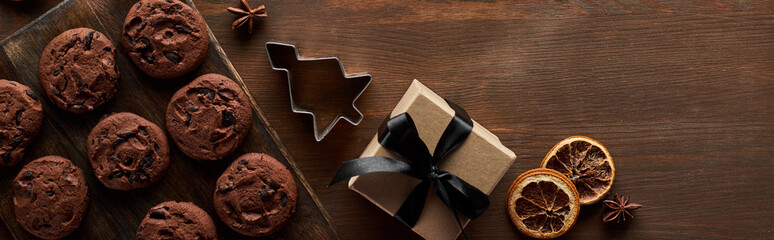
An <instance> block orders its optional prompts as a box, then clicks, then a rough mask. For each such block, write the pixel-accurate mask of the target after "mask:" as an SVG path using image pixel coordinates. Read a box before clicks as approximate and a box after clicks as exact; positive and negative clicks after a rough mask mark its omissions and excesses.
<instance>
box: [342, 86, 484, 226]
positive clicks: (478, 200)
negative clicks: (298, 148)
mask: <svg viewBox="0 0 774 240" xmlns="http://www.w3.org/2000/svg"><path fill="white" fill-rule="evenodd" d="M446 102H447V103H448V104H449V106H450V107H451V108H452V109H453V110H454V112H455V114H454V118H452V120H451V122H450V123H449V125H448V126H446V130H444V132H443V135H441V139H439V140H438V144H437V145H436V147H435V151H434V152H433V155H430V151H429V150H428V149H427V145H425V143H424V142H423V141H422V139H420V138H419V133H418V132H417V128H416V126H415V125H414V120H412V119H411V116H410V115H409V114H408V113H402V114H400V115H398V116H395V117H393V118H391V119H389V120H387V121H385V122H384V123H383V124H382V126H381V127H380V128H379V135H378V139H379V144H381V145H382V147H384V148H385V149H387V150H389V151H390V152H392V153H394V154H395V155H398V156H400V157H401V158H403V159H406V160H408V161H410V163H409V162H404V161H400V160H396V159H392V158H387V157H364V158H358V159H353V160H349V161H346V162H344V163H343V164H342V165H341V167H340V168H339V170H338V171H337V172H336V175H335V176H334V177H333V180H331V183H330V184H329V185H328V186H330V185H333V184H335V183H337V182H339V181H341V180H344V179H349V178H351V177H354V176H357V175H363V174H368V173H375V172H392V173H400V174H403V175H407V176H409V177H413V178H416V179H420V180H422V182H420V183H419V185H417V186H416V187H415V188H414V190H413V191H411V194H409V196H408V198H406V200H405V201H403V204H402V205H401V206H400V209H398V212H397V213H396V214H395V216H394V217H395V218H397V219H398V220H400V221H401V222H403V223H404V224H406V225H407V226H409V227H414V225H415V224H416V222H417V220H418V219H419V215H420V214H421V213H422V209H423V208H424V207H425V200H426V198H427V194H428V191H429V190H430V186H433V189H434V190H435V193H436V194H437V195H438V197H439V198H440V199H441V201H443V203H444V204H446V206H447V207H448V208H449V210H450V211H451V212H452V214H453V215H454V219H455V220H456V221H457V226H458V227H459V228H460V230H461V231H462V234H463V235H464V236H465V238H468V236H467V234H465V230H464V229H463V228H462V224H461V223H460V218H459V216H458V215H457V211H459V212H460V213H462V215H464V216H466V217H468V218H470V219H473V218H476V217H478V216H480V215H481V214H483V213H484V210H486V209H487V208H488V207H489V199H488V198H487V195H486V194H484V193H483V192H481V191H480V190H478V189H477V188H476V187H474V186H472V185H470V184H469V183H467V182H465V181H464V180H462V179H460V178H459V177H457V176H455V175H454V174H451V173H449V172H447V171H444V170H441V169H438V167H436V165H437V164H438V163H439V162H440V161H441V160H443V159H444V157H446V155H448V154H449V153H451V152H453V151H454V150H455V149H457V147H459V146H460V145H461V144H462V143H463V142H464V141H465V139H467V138H468V135H470V132H471V131H472V130H473V120H471V119H470V116H468V113H467V112H465V110H464V109H462V108H461V107H459V106H457V105H456V104H454V103H452V102H450V101H448V100H446Z"/></svg>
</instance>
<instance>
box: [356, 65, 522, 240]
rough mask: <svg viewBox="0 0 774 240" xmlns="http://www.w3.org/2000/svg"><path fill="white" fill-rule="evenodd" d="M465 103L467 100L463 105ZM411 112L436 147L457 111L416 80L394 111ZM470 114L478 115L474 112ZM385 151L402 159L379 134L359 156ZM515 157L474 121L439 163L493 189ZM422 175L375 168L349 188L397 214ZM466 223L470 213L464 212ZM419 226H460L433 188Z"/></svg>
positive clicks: (438, 233)
mask: <svg viewBox="0 0 774 240" xmlns="http://www.w3.org/2000/svg"><path fill="white" fill-rule="evenodd" d="M462 107H463V108H464V106H462ZM404 112H408V113H409V115H411V117H412V118H413V119H414V123H415V125H416V127H417V130H418V132H419V136H420V138H421V139H422V141H424V142H425V144H426V145H427V147H428V149H429V150H430V152H431V153H432V152H433V150H434V149H435V146H436V144H437V143H438V139H440V138H441V134H442V133H443V131H444V129H446V126H447V125H448V124H449V122H450V121H451V119H452V117H453V116H454V110H452V109H451V107H449V105H448V104H447V103H446V101H445V100H444V99H443V98H442V97H440V96H438V95H437V94H436V93H434V92H433V91H431V90H430V89H429V88H427V87H425V86H424V85H422V83H420V82H419V81H417V80H414V82H412V83H411V86H410V87H409V88H408V90H407V91H406V93H405V95H403V98H402V99H401V100H400V102H398V105H397V106H395V108H394V110H393V111H392V113H391V114H390V117H394V116H396V115H399V114H401V113H404ZM471 118H474V117H473V116H471ZM370 156H383V157H389V158H394V159H400V160H403V159H401V158H399V157H398V156H396V155H395V154H392V153H391V152H389V151H388V150H386V149H384V148H382V146H381V145H380V144H379V142H378V140H377V136H374V138H373V139H372V140H371V142H370V143H369V144H368V146H367V147H366V148H365V150H364V151H363V153H362V154H361V155H360V157H370ZM514 160H516V155H515V154H514V153H513V152H512V151H511V150H509V149H508V148H506V147H505V146H503V144H502V143H500V139H499V138H497V136H495V135H494V134H492V133H491V132H489V130H487V129H486V128H484V127H483V126H481V125H480V124H478V123H477V122H475V120H474V121H473V130H472V132H471V133H470V135H469V136H468V138H467V140H465V142H464V143H462V145H460V147H459V148H457V149H456V150H455V151H454V152H452V153H450V154H449V155H447V156H446V158H444V160H442V161H441V162H440V163H439V164H438V167H439V168H440V169H443V170H446V171H448V172H450V173H452V174H454V175H456V176H458V177H460V178H462V179H463V180H465V181H466V182H468V183H470V184H471V185H473V186H474V187H476V188H478V189H479V190H481V191H482V192H484V193H486V194H487V195H489V194H490V193H491V192H492V190H493V189H494V187H495V186H496V185H497V183H498V182H499V181H500V179H501V178H502V177H503V175H504V174H505V172H506V171H507V170H508V168H509V167H510V166H511V164H512V163H513V161H514ZM419 182H420V180H417V179H414V178H411V177H407V176H405V175H401V174H395V173H371V174H366V175H360V176H357V177H353V178H352V179H350V181H349V188H350V189H352V190H354V191H355V192H358V193H359V194H360V195H363V197H365V198H366V199H368V200H369V201H371V202H373V203H374V204H376V205H377V206H379V207H380V208H381V209H383V210H384V211H386V212H387V213H389V214H390V215H395V213H396V212H397V211H398V209H399V208H400V206H401V204H402V203H403V201H404V200H405V199H406V198H407V197H408V196H409V194H410V193H411V191H412V190H413V189H414V187H415V186H416V185H417V184H419ZM501 205H502V204H499V203H491V204H490V208H494V209H496V210H500V208H501V207H502V206H501ZM460 220H461V223H462V226H463V227H464V226H465V225H467V224H468V222H470V219H468V218H465V217H464V216H462V215H460ZM412 230H413V231H414V232H416V233H417V234H419V235H420V236H422V237H423V238H426V239H455V238H456V237H457V236H458V235H459V234H460V233H461V231H460V229H459V227H458V226H457V223H456V222H455V220H454V217H453V215H452V213H451V211H449V209H448V208H447V206H446V205H444V203H443V202H442V201H441V200H440V199H439V198H438V196H437V195H436V194H435V192H434V191H432V190H430V191H429V194H428V196H427V200H426V202H425V207H424V209H423V210H422V213H421V216H420V217H419V219H418V221H417V223H416V225H415V226H414V227H413V228H412Z"/></svg>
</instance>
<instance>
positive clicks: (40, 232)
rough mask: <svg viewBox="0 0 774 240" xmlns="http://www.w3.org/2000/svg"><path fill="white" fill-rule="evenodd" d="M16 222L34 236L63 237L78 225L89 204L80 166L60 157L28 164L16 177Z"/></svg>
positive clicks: (46, 237)
mask: <svg viewBox="0 0 774 240" xmlns="http://www.w3.org/2000/svg"><path fill="white" fill-rule="evenodd" d="M13 190H14V195H13V210H14V213H15V214H16V221H18V222H19V224H20V225H22V227H24V229H26V230H27V231H28V232H30V233H32V234H33V235H35V236H37V237H39V238H44V239H57V238H62V237H65V236H67V235H69V234H70V233H72V232H73V231H75V229H77V228H78V225H80V224H81V219H82V218H83V214H84V213H85V212H86V209H87V208H88V206H89V195H88V192H89V189H88V186H86V179H85V178H84V177H83V172H82V171H81V169H80V168H78V167H76V166H75V165H73V163H72V162H70V160H67V159H65V158H63V157H59V156H45V157H42V158H38V159H37V160H35V161H32V162H30V163H28V164H27V165H25V166H24V167H23V168H22V169H21V172H19V175H17V176H16V178H14V179H13Z"/></svg>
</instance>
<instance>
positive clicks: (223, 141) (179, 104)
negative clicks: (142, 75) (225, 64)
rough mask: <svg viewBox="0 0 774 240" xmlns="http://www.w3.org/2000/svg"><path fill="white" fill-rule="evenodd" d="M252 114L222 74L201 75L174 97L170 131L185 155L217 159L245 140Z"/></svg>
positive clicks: (233, 84) (244, 98) (169, 115)
mask: <svg viewBox="0 0 774 240" xmlns="http://www.w3.org/2000/svg"><path fill="white" fill-rule="evenodd" d="M252 113H253V112H252V108H251V107H250V102H249V101H248V100H247V96H246V95H245V92H243V91H242V89H241V88H240V87H239V85H237V84H236V82H234V81H232V80H231V79H229V78H227V77H225V76H223V75H219V74H207V75H202V76H200V77H198V78H196V79H195V80H194V81H193V82H191V83H189V84H188V85H186V86H184V87H183V88H181V89H180V90H178V91H177V92H176V93H175V95H174V96H172V100H171V101H170V102H169V105H168V106H167V131H169V135H170V136H171V137H172V139H173V140H174V141H175V143H176V144H177V146H178V147H179V148H180V150H181V151H183V153H185V155H188V156H189V157H191V158H194V159H197V160H218V159H221V158H223V157H225V156H227V155H229V154H230V153H232V152H233V151H234V150H236V148H237V146H239V144H241V143H242V141H244V139H245V137H246V135H247V132H248V131H249V130H250V126H251V124H252V121H253V114H252Z"/></svg>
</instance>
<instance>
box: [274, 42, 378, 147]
mask: <svg viewBox="0 0 774 240" xmlns="http://www.w3.org/2000/svg"><path fill="white" fill-rule="evenodd" d="M266 52H267V53H268V54H269V63H271V67H272V68H273V69H274V70H279V71H285V73H287V77H288V88H289V90H290V107H291V109H292V110H293V112H295V113H303V114H310V115H312V121H313V122H314V138H315V139H316V140H317V141H318V142H319V141H322V139H323V138H324V137H325V135H328V132H330V131H331V129H332V128H333V126H334V125H336V123H337V122H338V121H339V120H340V119H344V120H347V122H350V123H351V124H352V125H357V124H359V123H360V121H361V120H363V114H362V113H360V110H358V109H357V107H355V100H357V98H358V97H360V95H361V94H363V91H365V89H366V87H368V84H370V83H371V74H368V73H355V74H346V72H345V71H344V66H342V65H341V62H340V61H339V59H338V58H336V57H327V58H302V57H301V56H299V55H298V50H297V49H296V47H295V46H293V45H291V44H286V43H278V42H267V43H266Z"/></svg>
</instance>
